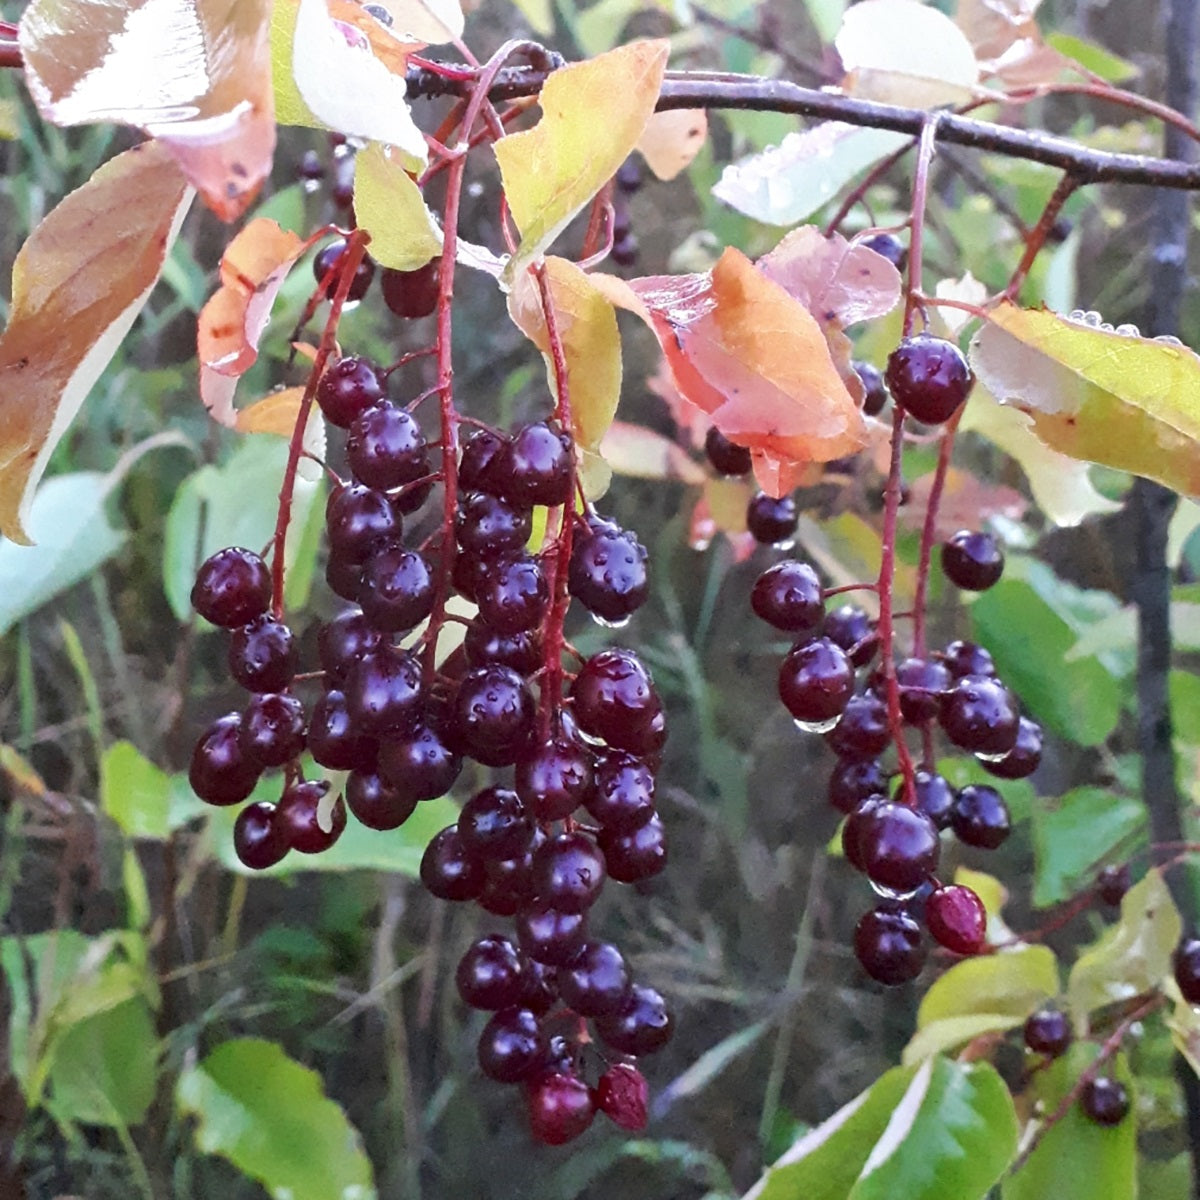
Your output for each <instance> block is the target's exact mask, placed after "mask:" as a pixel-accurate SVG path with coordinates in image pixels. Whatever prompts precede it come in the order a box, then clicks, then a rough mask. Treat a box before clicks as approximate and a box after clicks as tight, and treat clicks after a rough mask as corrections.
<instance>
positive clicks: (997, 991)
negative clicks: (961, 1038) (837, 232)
mask: <svg viewBox="0 0 1200 1200" xmlns="http://www.w3.org/2000/svg"><path fill="white" fill-rule="evenodd" d="M1058 987H1059V983H1058V962H1057V960H1056V959H1055V957H1054V951H1053V950H1051V949H1050V948H1049V946H1018V947H1016V948H1015V949H1012V950H1002V951H1000V952H998V953H996V954H985V955H982V956H980V957H978V958H966V959H963V961H962V962H959V963H955V964H954V966H952V967H951V968H950V970H948V971H947V972H946V973H945V974H944V975H942V976H941V977H940V978H939V979H936V980H935V981H934V983H933V986H932V987H930V989H929V991H927V992H926V993H925V996H924V998H923V999H922V1001H921V1006H920V1008H919V1009H917V1028H918V1029H923V1028H924V1027H925V1026H926V1025H930V1024H932V1023H933V1022H934V1021H940V1020H944V1019H945V1018H947V1017H961V1016H966V1015H968V1014H982V1013H1000V1014H1004V1015H1009V1016H1019V1017H1020V1018H1021V1020H1024V1019H1025V1017H1026V1016H1028V1014H1029V1013H1030V1012H1031V1011H1032V1010H1033V1009H1034V1008H1036V1007H1037V1006H1038V1005H1039V1004H1040V1003H1041V1002H1042V1001H1043V1000H1045V999H1047V998H1048V997H1050V996H1056V995H1058Z"/></svg>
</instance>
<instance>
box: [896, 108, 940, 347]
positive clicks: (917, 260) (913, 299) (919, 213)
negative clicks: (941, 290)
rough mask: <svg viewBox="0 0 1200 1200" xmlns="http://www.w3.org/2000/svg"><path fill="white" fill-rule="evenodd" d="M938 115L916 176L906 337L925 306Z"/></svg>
mask: <svg viewBox="0 0 1200 1200" xmlns="http://www.w3.org/2000/svg"><path fill="white" fill-rule="evenodd" d="M937 129H938V114H937V113H930V115H929V119H928V120H927V121H926V122H925V124H924V126H923V127H922V128H921V138H920V141H919V143H918V145H917V170H916V174H915V175H914V177H913V202H912V237H911V240H910V242H909V247H908V293H907V295H906V296H905V300H904V336H905V337H908V336H909V335H910V334H911V333H912V329H913V320H914V318H915V317H916V315H917V308H918V307H922V308H923V305H922V304H921V299H920V296H921V274H922V270H923V268H924V257H925V198H926V196H927V195H928V192H929V164H930V163H931V162H932V161H933V155H934V151H935V150H936V149H937Z"/></svg>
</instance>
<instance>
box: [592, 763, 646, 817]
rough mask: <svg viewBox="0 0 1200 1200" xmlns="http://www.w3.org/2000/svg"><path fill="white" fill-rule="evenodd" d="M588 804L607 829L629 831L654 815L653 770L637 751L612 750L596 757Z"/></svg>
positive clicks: (594, 815) (593, 814)
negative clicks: (630, 752) (638, 755)
mask: <svg viewBox="0 0 1200 1200" xmlns="http://www.w3.org/2000/svg"><path fill="white" fill-rule="evenodd" d="M585 803H586V805H587V810H588V812H590V813H591V814H592V816H593V817H595V818H596V820H597V821H599V822H600V824H601V825H602V826H604V827H605V828H606V829H610V830H612V831H613V832H614V833H627V832H630V831H632V830H634V829H636V828H637V827H638V826H639V825H644V824H645V823H646V822H647V821H648V820H649V819H650V818H651V817H652V816H653V815H654V772H653V771H651V770H650V768H649V766H647V764H646V763H645V761H644V760H643V759H640V758H638V757H637V756H636V755H634V754H627V753H626V752H625V751H624V750H609V751H608V752H606V753H604V754H601V755H600V756H599V757H598V758H597V760H596V765H595V770H594V775H593V783H592V789H591V791H590V793H589V794H588V796H587V798H586V800H585Z"/></svg>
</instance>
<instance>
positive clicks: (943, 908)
mask: <svg viewBox="0 0 1200 1200" xmlns="http://www.w3.org/2000/svg"><path fill="white" fill-rule="evenodd" d="M925 924H926V925H927V926H928V928H929V933H930V935H931V936H932V938H933V940H934V941H935V942H937V943H938V945H939V946H945V947H946V949H947V950H952V951H953V952H954V953H955V954H978V953H979V951H980V950H982V949H983V944H984V938H985V937H986V934H987V909H985V908H984V907H983V901H982V900H980V899H979V897H978V896H977V895H976V894H975V892H974V891H972V890H971V888H969V887H965V886H963V885H962V884H958V883H951V884H947V885H946V886H945V887H939V888H935V889H934V890H933V891H932V892H930V894H929V896H928V897H927V898H926V900H925Z"/></svg>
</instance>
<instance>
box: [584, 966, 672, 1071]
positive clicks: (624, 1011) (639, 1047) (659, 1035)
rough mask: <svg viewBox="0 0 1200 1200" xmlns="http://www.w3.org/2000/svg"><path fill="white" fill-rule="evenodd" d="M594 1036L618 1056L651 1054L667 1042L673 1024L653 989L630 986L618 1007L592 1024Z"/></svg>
mask: <svg viewBox="0 0 1200 1200" xmlns="http://www.w3.org/2000/svg"><path fill="white" fill-rule="evenodd" d="M596 1032H597V1033H599V1035H600V1036H601V1038H603V1040H604V1041H605V1043H606V1044H607V1045H609V1046H611V1047H612V1048H613V1049H614V1050H619V1051H620V1052H621V1053H622V1054H633V1055H635V1056H638V1057H640V1056H641V1055H643V1054H653V1053H654V1052H655V1051H656V1050H661V1049H662V1048H663V1046H665V1045H666V1044H667V1042H669V1041H670V1040H671V1034H672V1033H674V1032H675V1022H674V1020H673V1019H672V1017H671V1013H670V1010H669V1009H668V1008H667V1002H666V1001H665V1000H664V999H663V998H662V996H661V994H660V993H659V992H657V991H655V989H654V988H651V987H646V986H645V985H643V984H638V983H635V984H633V985H632V986H631V987H630V989H629V991H628V993H627V994H626V996H625V999H624V1001H622V1003H621V1007H620V1008H619V1009H618V1010H617V1011H616V1013H614V1014H613V1015H612V1016H609V1017H600V1018H599V1019H598V1020H597V1021H596Z"/></svg>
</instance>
